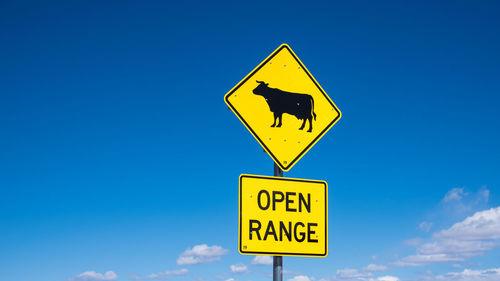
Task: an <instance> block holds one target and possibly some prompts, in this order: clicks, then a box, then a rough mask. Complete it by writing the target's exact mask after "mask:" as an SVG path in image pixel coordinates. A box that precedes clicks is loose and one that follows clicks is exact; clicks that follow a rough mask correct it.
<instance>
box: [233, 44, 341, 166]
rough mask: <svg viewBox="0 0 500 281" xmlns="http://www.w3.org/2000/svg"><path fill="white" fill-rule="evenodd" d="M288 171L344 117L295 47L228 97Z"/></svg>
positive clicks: (266, 63)
mask: <svg viewBox="0 0 500 281" xmlns="http://www.w3.org/2000/svg"><path fill="white" fill-rule="evenodd" d="M224 99H225V101H226V104H227V105H228V106H229V108H230V109H231V110H232V111H233V112H234V113H235V114H236V116H238V118H239V119H240V120H241V122H243V124H244V125H245V126H246V128H247V129H248V130H249V131H250V132H251V133H252V135H253V136H254V137H255V138H256V139H257V141H258V142H259V143H260V144H261V145H262V147H263V148H264V149H265V150H266V151H267V153H268V154H269V155H271V157H272V158H273V160H274V162H276V164H277V165H278V166H279V167H280V168H281V169H282V170H284V171H288V170H290V169H291V168H292V167H293V165H295V163H297V161H298V160H299V159H300V158H301V157H302V156H303V155H304V154H305V153H306V152H307V151H308V150H309V149H311V147H312V146H313V145H314V144H315V143H316V142H317V141H318V140H319V139H320V138H321V137H322V136H323V135H324V134H325V133H326V132H327V131H328V130H329V129H330V128H331V127H332V126H333V124H335V123H336V122H337V121H338V120H339V119H340V117H341V113H340V111H339V109H338V108H337V107H336V106H335V104H334V103H333V102H332V100H331V99H330V98H329V97H328V95H327V94H326V93H325V91H324V90H323V89H322V88H321V86H320V85H319V84H318V82H317V81H316V79H314V77H313V76H312V75H311V73H309V71H308V70H307V68H306V67H305V66H304V64H303V63H302V62H301V61H300V60H299V58H298V57H297V56H296V55H295V53H294V52H293V51H292V49H291V48H290V47H289V46H288V45H286V44H283V45H281V46H280V47H279V48H278V49H276V51H274V52H273V53H272V54H271V55H270V56H269V57H268V58H266V59H265V60H264V61H263V62H262V63H261V64H259V65H258V66H257V67H256V68H255V69H254V70H253V71H252V72H250V74H248V75H247V76H246V77H245V78H244V79H243V80H242V81H241V82H240V83H238V84H237V85H236V86H235V87H234V88H233V89H231V91H229V92H228V93H227V94H226V96H225V97H224Z"/></svg>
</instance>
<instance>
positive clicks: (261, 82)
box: [255, 80, 265, 84]
mask: <svg viewBox="0 0 500 281" xmlns="http://www.w3.org/2000/svg"><path fill="white" fill-rule="evenodd" d="M255 81H257V83H260V84H265V83H264V81H259V80H255Z"/></svg>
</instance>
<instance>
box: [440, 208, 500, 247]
mask: <svg viewBox="0 0 500 281" xmlns="http://www.w3.org/2000/svg"><path fill="white" fill-rule="evenodd" d="M434 237H435V238H452V239H461V240H482V239H499V238H500V207H496V208H491V209H489V210H486V211H482V212H477V213H475V214H474V215H472V216H470V217H468V218H466V219H465V220H464V221H461V222H458V223H456V224H454V225H453V226H452V227H451V228H449V229H446V230H442V231H440V232H438V233H436V234H434Z"/></svg>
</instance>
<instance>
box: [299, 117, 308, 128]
mask: <svg viewBox="0 0 500 281" xmlns="http://www.w3.org/2000/svg"><path fill="white" fill-rule="evenodd" d="M306 121H307V119H306V118H304V121H302V126H300V128H299V130H302V129H304V127H305V126H306Z"/></svg>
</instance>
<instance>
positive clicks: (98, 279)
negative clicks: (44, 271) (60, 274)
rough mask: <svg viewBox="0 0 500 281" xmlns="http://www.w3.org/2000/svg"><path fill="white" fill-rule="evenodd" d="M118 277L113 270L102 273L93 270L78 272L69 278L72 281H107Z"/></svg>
mask: <svg viewBox="0 0 500 281" xmlns="http://www.w3.org/2000/svg"><path fill="white" fill-rule="evenodd" d="M116 279H118V275H116V273H114V272H113V271H111V270H110V271H106V272H105V273H104V274H102V273H98V272H95V271H85V272H83V273H80V274H78V275H77V276H74V277H71V278H69V280H74V281H80V280H81V281H108V280H116Z"/></svg>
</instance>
